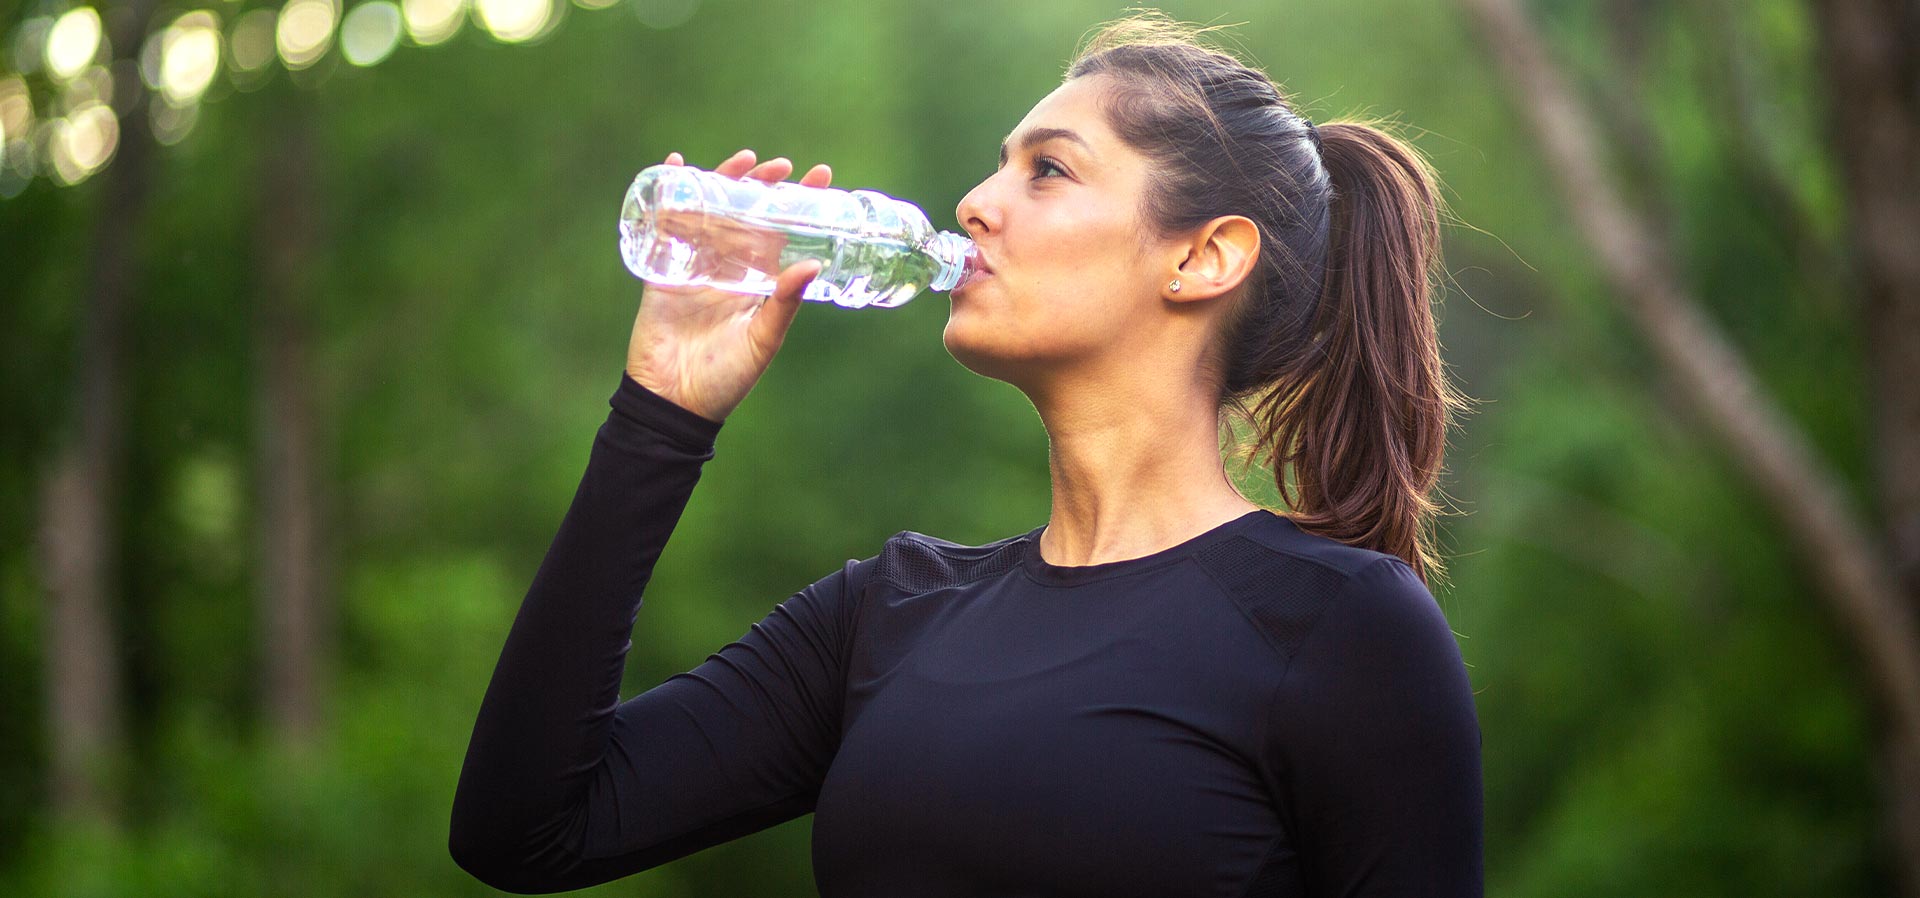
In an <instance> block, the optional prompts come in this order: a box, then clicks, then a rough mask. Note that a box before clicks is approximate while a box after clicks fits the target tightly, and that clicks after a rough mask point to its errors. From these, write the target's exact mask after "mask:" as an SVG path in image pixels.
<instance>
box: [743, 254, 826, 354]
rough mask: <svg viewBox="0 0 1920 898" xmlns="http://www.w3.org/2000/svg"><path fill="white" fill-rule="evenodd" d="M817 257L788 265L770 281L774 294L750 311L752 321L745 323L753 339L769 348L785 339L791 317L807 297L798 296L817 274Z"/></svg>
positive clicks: (819, 266)
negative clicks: (756, 308) (753, 310)
mask: <svg viewBox="0 0 1920 898" xmlns="http://www.w3.org/2000/svg"><path fill="white" fill-rule="evenodd" d="M820 268H821V265H820V262H819V260H817V259H804V260H801V261H799V262H795V263H793V264H792V265H789V266H787V270H785V271H782V272H780V277H779V278H777V279H776V280H775V281H774V283H773V295H771V296H768V297H767V301H766V302H763V303H761V304H760V308H759V309H758V310H756V311H755V312H754V313H753V320H752V321H750V322H748V323H747V332H748V334H749V335H751V337H752V339H753V341H754V342H755V343H756V344H758V345H760V346H762V347H765V348H766V349H767V350H768V351H772V350H777V349H779V348H780V344H782V343H784V342H786V339H787V329H788V328H789V327H792V326H793V316H795V315H798V314H799V313H800V306H801V304H802V303H805V302H806V300H804V299H801V298H800V295H801V294H802V293H804V292H805V291H806V289H807V285H808V284H810V283H812V282H813V279H814V276H816V275H818V274H819V273H820Z"/></svg>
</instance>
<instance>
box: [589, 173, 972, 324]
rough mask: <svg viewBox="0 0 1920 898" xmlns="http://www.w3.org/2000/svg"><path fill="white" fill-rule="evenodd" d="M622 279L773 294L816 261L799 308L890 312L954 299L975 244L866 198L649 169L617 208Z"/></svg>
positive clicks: (889, 203)
mask: <svg viewBox="0 0 1920 898" xmlns="http://www.w3.org/2000/svg"><path fill="white" fill-rule="evenodd" d="M620 256H621V258H622V259H623V260H625V262H626V265H627V269H628V270H629V271H632V272H633V273H634V274H635V275H636V276H638V277H641V278H643V279H645V280H647V281H649V282H652V283H656V284H663V285H667V286H705V287H715V288H718V289H722V290H731V291H733V292H736V293H757V294H760V295H762V296H765V295H769V294H771V293H773V285H774V280H775V278H777V277H778V276H779V274H780V272H781V271H782V270H784V269H785V268H786V267H787V266H789V265H792V264H794V263H796V262H799V261H801V260H803V259H817V260H819V261H820V263H821V269H820V273H819V274H818V275H816V276H815V277H814V279H813V281H812V282H810V283H809V284H807V288H806V291H805V293H803V294H802V295H803V298H805V299H810V300H813V301H815V302H832V303H834V304H836V305H840V306H845V307H848V308H862V307H865V306H879V307H881V308H890V307H893V306H897V305H900V304H902V303H905V302H906V301H907V300H910V299H912V298H914V297H915V296H918V295H919V294H920V291H921V290H924V289H932V290H950V289H952V288H953V286H954V285H955V284H956V283H958V282H959V281H960V278H961V276H962V275H963V274H965V273H966V272H967V269H969V268H971V267H972V266H973V265H974V264H975V262H974V260H975V258H976V256H975V255H974V248H973V241H971V240H969V239H967V238H966V237H964V236H962V235H960V234H955V233H953V232H952V231H935V230H934V228H933V226H932V225H931V224H929V223H928V221H927V216H926V213H924V212H922V211H920V208H919V207H918V206H915V205H913V204H912V203H909V202H905V201H903V200H897V199H894V198H893V197H890V196H887V195H886V194H884V193H879V192H877V191H873V190H851V191H849V190H837V189H834V188H830V187H807V186H803V185H800V184H797V183H794V182H791V181H776V182H773V183H768V182H766V181H762V180H760V179H758V178H747V177H740V178H730V177H727V176H726V175H722V174H719V173H717V172H711V171H706V170H703V169H699V168H694V167H693V166H690V165H655V166H652V167H649V168H647V169H644V170H642V171H641V172H640V174H639V175H637V176H635V177H634V179H633V186H631V187H629V188H628V189H627V196H626V201H625V202H624V203H623V204H622V205H621V207H620Z"/></svg>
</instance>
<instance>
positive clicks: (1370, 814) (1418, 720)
mask: <svg viewBox="0 0 1920 898" xmlns="http://www.w3.org/2000/svg"><path fill="white" fill-rule="evenodd" d="M1271 710H1272V714H1273V717H1272V719H1271V721H1270V722H1269V728H1270V730H1271V734H1270V737H1271V739H1272V741H1273V750H1274V751H1275V752H1276V753H1277V757H1278V760H1279V761H1280V765H1281V768H1282V770H1283V771H1284V774H1283V782H1284V784H1285V788H1286V789H1287V791H1288V793H1289V795H1288V796H1286V797H1287V799H1288V803H1289V805H1290V806H1291V808H1292V813H1293V821H1292V825H1293V826H1294V828H1295V830H1296V831H1295V832H1294V833H1293V835H1294V837H1295V839H1296V841H1297V843H1298V844H1299V846H1300V854H1301V866H1302V870H1303V871H1304V873H1305V875H1306V880H1307V884H1308V886H1309V888H1308V893H1309V894H1311V895H1316V896H1319V895H1327V896H1333V895H1338V896H1343V898H1355V896H1382V898H1384V896H1389V895H1391V896H1405V895H1421V896H1428V898H1469V896H1471V898H1479V896H1480V895H1481V894H1482V893H1483V881H1482V832H1481V801H1482V794H1481V776H1480V725H1479V719H1478V716H1477V715H1476V713H1475V710H1474V706H1473V693H1472V687H1471V685H1470V684H1469V681H1468V678H1467V671H1466V666H1465V665H1464V663H1463V662H1462V661H1461V657H1460V649H1459V646H1458V645H1457V644H1456V643H1455V642H1454V639H1453V632H1452V630H1451V629H1449V628H1448V626H1447V621H1446V618H1445V616H1444V615H1442V613H1441V611H1440V607H1439V606H1438V605H1437V604H1435V602H1434V600H1433V596H1432V594H1431V593H1430V592H1428V591H1427V588H1426V586H1425V584H1423V583H1421V582H1420V579H1419V577H1418V576H1417V575H1415V574H1414V572H1413V569H1412V568H1409V567H1408V566H1407V565H1406V564H1405V563H1404V562H1402V561H1401V560H1399V559H1397V558H1384V559H1380V560H1378V561H1375V562H1373V563H1372V564H1369V565H1367V566H1366V567H1365V568H1364V569H1362V570H1360V571H1358V572H1356V573H1355V574H1354V575H1353V576H1352V577H1350V578H1349V579H1348V580H1347V582H1346V584H1345V586H1343V587H1342V589H1341V591H1340V593H1339V594H1338V595H1336V596H1335V597H1334V598H1333V600H1332V601H1331V602H1329V603H1328V605H1327V606H1326V608H1325V609H1324V610H1323V611H1322V612H1321V614H1320V615H1319V619H1318V620H1317V621H1316V622H1315V624H1314V627H1313V631H1312V632H1311V633H1309V634H1308V636H1307V637H1306V639H1305V640H1304V641H1303V642H1302V643H1301V647H1300V651H1299V653H1298V654H1297V655H1295V656H1294V658H1293V662H1292V664H1291V666H1290V667H1289V668H1288V671H1287V674H1286V679H1285V681H1284V682H1283V683H1282V685H1281V687H1280V691H1279V696H1278V699H1277V700H1276V702H1275V704H1274V706H1273V708H1272V709H1271Z"/></svg>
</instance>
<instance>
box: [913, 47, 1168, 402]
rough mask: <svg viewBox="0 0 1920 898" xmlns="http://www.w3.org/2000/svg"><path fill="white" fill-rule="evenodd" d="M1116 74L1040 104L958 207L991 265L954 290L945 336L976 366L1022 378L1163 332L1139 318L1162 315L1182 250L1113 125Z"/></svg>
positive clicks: (1119, 353)
mask: <svg viewBox="0 0 1920 898" xmlns="http://www.w3.org/2000/svg"><path fill="white" fill-rule="evenodd" d="M1108 78H1109V76H1106V75H1092V76H1086V77H1081V78H1076V79H1074V80H1072V81H1068V82H1067V83H1065V84H1063V85H1061V86H1060V87H1059V88H1058V89H1056V90H1054V91H1053V93H1051V94H1048V95H1047V96H1046V97H1045V98H1044V99H1042V100H1041V101H1040V102H1039V103H1038V104H1036V105H1035V106H1034V107H1033V110H1032V111H1031V112H1028V113H1027V117H1026V118H1024V119H1022V120H1021V121H1020V124H1019V125H1018V126H1017V127H1015V128H1014V130H1013V133H1012V134H1011V135H1010V136H1009V137H1008V139H1007V142H1006V144H1005V145H1004V147H1003V148H1002V151H1001V164H1000V167H999V168H998V169H997V170H995V171H994V173H993V174H992V175H990V176H988V177H987V179H986V180H984V181H981V182H980V183H979V184H978V185H977V186H975V187H974V188H973V190H971V191H969V192H968V193H967V195H966V196H965V197H964V198H962V199H961V200H960V205H959V206H958V207H956V209H955V213H954V214H955V217H956V218H957V219H958V220H959V222H960V224H961V226H962V227H964V228H966V230H967V233H968V235H969V236H971V237H972V238H973V240H974V242H975V244H977V245H978V247H979V251H980V254H981V256H982V257H983V258H984V259H985V261H986V263H987V265H988V266H990V267H991V269H992V274H990V275H986V276H979V277H975V278H971V279H969V280H968V281H967V282H966V283H964V284H962V285H961V287H960V289H958V290H955V291H953V292H952V294H951V298H952V303H953V308H952V312H951V314H950V316H949V317H948V319H947V328H946V331H945V334H944V342H945V344H946V347H947V351H948V352H949V353H951V354H952V355H953V357H954V358H955V359H957V360H959V361H960V363H961V364H963V365H965V366H967V367H968V368H969V369H971V370H973V371H975V372H976V373H979V374H982V375H985V376H988V377H995V378H999V379H1001V380H1007V381H1010V382H1014V383H1015V384H1016V385H1024V384H1025V383H1027V382H1031V381H1034V380H1035V379H1036V378H1043V376H1044V375H1046V374H1048V373H1057V372H1059V371H1061V370H1063V369H1066V368H1074V367H1085V368H1088V369H1089V370H1099V368H1100V365H1101V362H1102V361H1113V360H1122V359H1126V358H1128V357H1129V356H1130V355H1131V354H1134V353H1139V352H1142V351H1152V350H1154V349H1157V348H1158V347H1155V346H1152V345H1150V343H1149V341H1151V340H1153V339H1155V335H1156V334H1159V333H1160V332H1161V331H1162V330H1163V329H1162V328H1159V327H1154V326H1152V324H1153V323H1152V322H1150V321H1146V320H1143V319H1145V318H1146V317H1148V316H1153V315H1164V314H1165V310H1164V309H1163V308H1162V307H1163V306H1165V305H1168V304H1167V303H1165V302H1164V301H1163V300H1162V299H1161V289H1162V288H1163V287H1165V285H1166V282H1167V281H1168V280H1169V279H1170V278H1171V276H1172V275H1171V273H1172V270H1173V266H1174V265H1175V264H1177V263H1178V261H1179V258H1178V256H1177V255H1176V256H1174V257H1172V258H1171V260H1170V259H1169V257H1168V252H1167V250H1168V247H1171V246H1173V244H1171V243H1167V244H1164V245H1163V244H1159V243H1156V242H1154V241H1153V240H1152V238H1151V237H1149V231H1148V229H1147V228H1145V227H1144V225H1143V223H1142V220H1141V200H1142V197H1143V196H1144V192H1145V189H1146V186H1147V183H1148V174H1147V161H1146V158H1145V157H1144V156H1141V155H1139V154H1138V153H1137V152H1135V151H1134V150H1133V149H1132V148H1130V147H1128V146H1126V145H1125V144H1123V143H1122V142H1121V141H1120V139H1119V137H1117V136H1116V135H1115V134H1114V133H1113V131H1112V130H1111V129H1109V127H1108V126H1107V122H1106V117H1105V114H1104V113H1103V112H1101V110H1100V105H1099V103H1100V98H1101V96H1102V95H1103V94H1102V92H1103V91H1104V89H1105V87H1106V83H1107V81H1108Z"/></svg>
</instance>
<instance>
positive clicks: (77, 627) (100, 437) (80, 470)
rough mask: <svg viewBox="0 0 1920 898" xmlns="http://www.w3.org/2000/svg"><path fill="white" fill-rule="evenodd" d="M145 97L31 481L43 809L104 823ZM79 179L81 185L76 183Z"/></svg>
mask: <svg viewBox="0 0 1920 898" xmlns="http://www.w3.org/2000/svg"><path fill="white" fill-rule="evenodd" d="M152 9H153V2H152V0H135V2H133V3H131V4H130V5H129V6H128V7H126V8H125V9H124V10H123V11H122V14H121V15H118V16H114V17H111V18H110V19H109V21H108V26H109V30H110V34H109V39H110V40H111V41H112V43H113V46H115V47H134V46H138V45H139V38H140V37H141V32H142V31H143V30H144V28H145V27H146V22H147V18H148V16H149V15H150V13H151V12H152ZM144 113H145V109H144V107H143V106H142V105H141V104H140V103H138V102H135V103H133V104H130V105H129V111H128V112H127V113H126V117H125V119H124V120H123V121H121V123H120V140H119V146H118V148H117V150H116V151H115V156H114V159H113V161H112V164H111V165H109V166H108V167H107V169H106V170H105V171H104V172H102V173H101V174H100V175H99V179H100V180H99V182H98V183H97V184H96V185H95V186H96V187H97V189H98V190H99V191H100V193H99V207H98V209H97V210H96V212H95V217H94V222H93V235H92V246H93V266H92V271H91V281H90V283H89V284H88V285H87V290H86V294H85V296H84V297H83V302H84V303H85V305H84V306H82V307H81V310H80V316H79V317H80V342H79V347H78V350H79V351H78V357H77V365H76V368H75V371H74V382H73V391H74V392H73V408H74V415H75V421H74V429H73V433H72V435H71V436H69V437H68V438H66V439H64V440H62V441H61V444H60V448H59V449H57V450H55V455H54V458H53V459H52V460H51V461H50V463H49V464H48V467H47V474H46V479H45V480H44V481H43V482H42V484H41V489H40V496H39V498H40V521H39V530H40V532H39V539H38V547H37V548H38V550H39V563H40V567H41V577H42V580H43V583H44V585H45V587H46V591H47V595H46V599H47V613H46V616H45V627H46V629H45V634H46V643H45V646H46V648H45V651H46V656H45V657H46V701H47V736H48V742H49V745H48V752H47V754H48V767H49V770H48V778H49V796H48V798H49V801H50V803H51V810H52V812H53V815H54V816H55V817H57V818H63V819H69V820H73V819H90V820H94V821H98V822H107V823H111V822H113V821H114V819H115V818H116V817H117V815H118V812H119V809H120V799H121V796H120V785H121V783H120V779H121V777H122V775H123V772H124V768H125V764H126V758H125V752H126V732H125V730H126V722H125V718H124V716H123V708H122V700H121V683H120V676H121V672H120V663H119V642H118V640H117V638H116V637H115V630H116V628H115V627H114V625H113V615H114V604H115V601H114V600H115V595H116V590H115V584H114V579H115V577H114V568H115V566H116V565H117V564H118V563H119V560H120V554H119V529H120V514H119V508H118V506H119V503H120V481H121V475H122V466H123V464H124V462H125V451H124V450H125V440H126V431H125V427H124V419H125V410H124V409H123V407H122V406H123V403H124V396H125V384H124V382H123V378H124V377H125V372H126V354H127V353H126V344H127V314H128V308H129V306H131V305H132V301H133V294H134V291H135V289H136V288H137V285H138V284H139V282H140V276H139V270H140V269H139V236H140V222H141V220H142V219H143V218H144V216H145V212H146V206H147V198H148V196H149V194H150V187H151V182H152V169H153V164H154V159H153V156H154V149H155V145H154V141H153V137H152V134H151V132H150V131H149V130H148V129H147V127H146V125H145V121H144V120H145V118H146V116H145V115H144ZM78 189H86V188H78Z"/></svg>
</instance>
